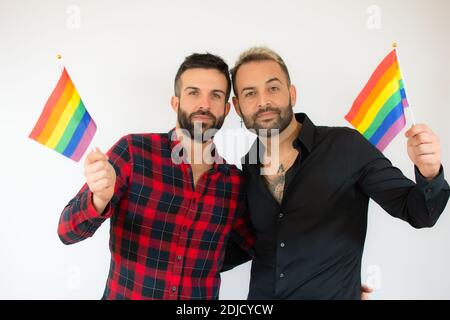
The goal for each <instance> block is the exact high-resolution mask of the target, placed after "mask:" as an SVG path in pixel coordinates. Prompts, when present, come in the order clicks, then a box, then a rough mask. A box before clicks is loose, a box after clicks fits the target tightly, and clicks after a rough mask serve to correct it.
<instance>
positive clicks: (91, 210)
mask: <svg viewBox="0 0 450 320" xmlns="http://www.w3.org/2000/svg"><path fill="white" fill-rule="evenodd" d="M93 195H94V194H93V193H92V191H91V190H89V191H88V194H87V210H86V211H87V215H88V217H89V218H94V219H98V218H104V219H108V218H109V217H111V215H112V208H111V202H109V203H108V205H107V206H106V208H105V210H103V213H101V214H100V213H98V212H97V210H96V209H95V207H94V199H93Z"/></svg>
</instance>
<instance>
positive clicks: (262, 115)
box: [256, 111, 278, 119]
mask: <svg viewBox="0 0 450 320" xmlns="http://www.w3.org/2000/svg"><path fill="white" fill-rule="evenodd" d="M277 114H278V113H276V112H275V111H266V112H262V113H260V114H258V116H257V117H256V118H258V119H267V118H272V117H274V116H276V115H277Z"/></svg>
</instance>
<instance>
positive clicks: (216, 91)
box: [184, 87, 226, 96]
mask: <svg viewBox="0 0 450 320" xmlns="http://www.w3.org/2000/svg"><path fill="white" fill-rule="evenodd" d="M186 90H196V91H200V89H199V88H197V87H186V88H185V89H184V91H186ZM212 92H215V93H218V92H220V93H222V94H223V95H224V96H225V95H226V94H225V91H223V90H220V89H213V90H212Z"/></svg>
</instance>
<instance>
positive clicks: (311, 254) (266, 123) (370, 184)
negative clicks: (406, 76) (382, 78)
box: [225, 48, 450, 299]
mask: <svg viewBox="0 0 450 320" xmlns="http://www.w3.org/2000/svg"><path fill="white" fill-rule="evenodd" d="M232 81H233V89H234V93H235V95H236V96H235V97H234V98H233V103H234V106H235V109H236V111H237V113H238V114H239V116H240V117H241V118H242V120H243V122H244V123H245V126H246V127H247V128H248V129H254V130H256V133H257V134H258V136H259V139H258V141H257V142H256V143H255V144H254V145H253V147H252V148H251V149H250V152H249V154H248V155H247V156H246V157H245V158H244V162H243V171H244V175H245V177H246V180H247V198H248V205H249V213H250V218H251V221H252V223H253V227H254V229H255V235H256V243H255V245H254V257H253V264H252V270H251V279H250V291H249V296H248V298H249V299H359V298H360V297H361V295H360V293H361V291H360V290H361V287H360V286H361V259H362V254H363V249H364V241H365V235H366V228H367V211H368V203H369V198H372V199H373V200H374V201H376V202H377V203H378V204H379V205H380V206H381V207H382V208H383V209H384V210H386V211H387V212H388V213H389V214H390V215H392V216H394V217H397V218H400V219H402V220H405V221H406V222H408V223H409V224H410V225H411V226H413V227H415V228H425V227H432V226H433V225H434V224H435V223H436V221H437V219H438V218H439V216H440V214H441V213H442V212H443V210H444V208H445V206H446V203H447V201H448V198H449V194H450V188H449V185H448V184H447V182H446V181H445V179H444V170H443V167H442V166H441V158H440V144H439V139H438V137H437V136H436V135H435V134H434V133H433V132H432V131H431V130H430V129H429V128H428V127H427V126H425V125H415V126H413V127H412V128H411V129H410V130H408V131H407V132H406V137H407V138H408V147H407V149H408V155H409V157H410V158H411V160H412V162H413V163H414V165H415V175H416V183H414V182H413V181H411V180H409V179H407V178H406V177H405V176H404V175H403V174H402V172H401V171H400V170H399V169H397V168H395V167H393V166H392V164H391V162H390V161H389V160H388V159H386V158H385V157H384V156H383V154H382V153H381V152H379V151H378V150H377V149H376V148H375V147H374V146H372V145H371V144H370V143H369V142H368V141H367V140H366V139H365V138H364V137H363V136H362V135H361V134H360V133H359V132H357V131H356V130H353V129H349V128H337V127H324V126H316V125H314V123H313V122H312V121H311V120H310V119H309V118H308V117H307V116H306V115H305V114H301V113H299V114H295V115H294V114H293V110H292V108H293V106H294V105H295V102H296V89H295V87H294V86H293V85H292V84H291V81H290V77H289V73H288V69H287V67H286V65H285V63H284V61H283V60H282V59H281V57H280V56H279V55H278V54H276V53H275V52H273V51H271V50H270V49H267V48H252V49H250V50H247V51H245V52H244V53H242V54H241V56H240V58H239V59H238V61H237V63H236V65H235V67H234V69H233V70H232ZM274 130H275V131H274ZM273 135H278V138H279V145H278V146H276V148H274V147H275V146H274V145H272V144H271V143H270V141H272V140H271V139H266V138H268V137H271V136H273ZM259 148H262V149H261V150H260V149H259ZM274 150H277V152H276V154H275V151H274ZM254 154H262V155H263V156H262V159H259V160H260V161H259V162H258V163H256V164H253V163H251V161H250V158H251V155H254ZM277 156H279V158H278V160H279V167H278V170H277V171H276V172H274V173H271V174H268V175H267V174H266V175H264V174H261V170H263V169H265V168H266V167H267V166H268V165H270V163H271V161H270V160H271V159H272V160H273V159H275V158H276V157H277ZM242 253H243V252H241V251H239V248H238V247H237V246H235V244H234V243H233V242H229V244H228V251H227V259H226V262H227V263H226V267H225V268H231V267H232V266H234V265H236V264H239V263H242V262H244V261H246V260H249V259H250V257H249V256H246V255H245V254H242Z"/></svg>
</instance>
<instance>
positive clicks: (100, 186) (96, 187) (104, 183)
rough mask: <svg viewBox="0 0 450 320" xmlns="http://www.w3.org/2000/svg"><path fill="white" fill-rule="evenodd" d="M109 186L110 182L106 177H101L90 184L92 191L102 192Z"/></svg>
mask: <svg viewBox="0 0 450 320" xmlns="http://www.w3.org/2000/svg"><path fill="white" fill-rule="evenodd" d="M109 187H111V184H110V182H109V180H108V179H102V180H99V181H97V182H95V183H92V184H91V185H90V187H89V188H90V189H91V191H92V193H98V192H102V191H104V190H106V189H108V188H109Z"/></svg>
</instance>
